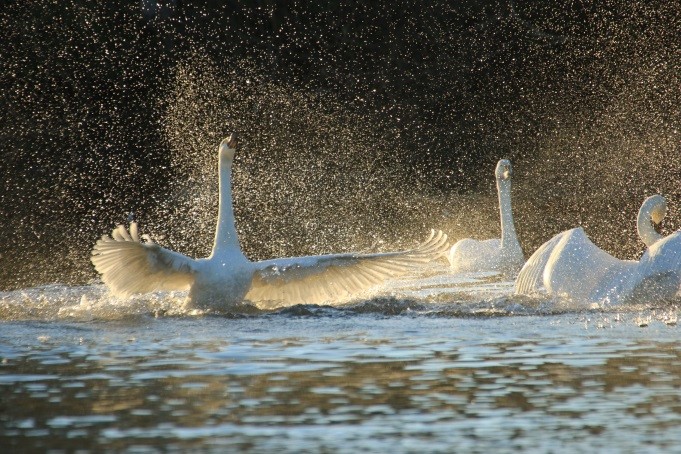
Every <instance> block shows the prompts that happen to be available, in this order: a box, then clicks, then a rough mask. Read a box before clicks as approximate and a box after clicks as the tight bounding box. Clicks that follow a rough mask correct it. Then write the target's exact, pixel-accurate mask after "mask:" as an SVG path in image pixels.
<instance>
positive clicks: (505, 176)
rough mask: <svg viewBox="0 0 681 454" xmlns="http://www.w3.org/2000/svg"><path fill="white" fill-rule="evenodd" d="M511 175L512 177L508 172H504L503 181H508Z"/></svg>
mask: <svg viewBox="0 0 681 454" xmlns="http://www.w3.org/2000/svg"><path fill="white" fill-rule="evenodd" d="M511 175H513V173H512V172H511V171H510V170H507V171H505V172H504V180H509V179H510V178H511Z"/></svg>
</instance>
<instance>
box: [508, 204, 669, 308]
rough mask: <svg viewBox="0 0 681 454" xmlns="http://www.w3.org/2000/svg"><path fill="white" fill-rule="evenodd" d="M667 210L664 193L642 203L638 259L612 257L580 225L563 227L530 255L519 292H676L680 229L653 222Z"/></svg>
mask: <svg viewBox="0 0 681 454" xmlns="http://www.w3.org/2000/svg"><path fill="white" fill-rule="evenodd" d="M665 213H666V201H665V199H664V197H662V196H659V195H655V196H652V197H648V198H647V199H646V200H645V201H644V202H643V204H642V205H641V208H640V209H639V212H638V217H637V230H638V234H639V236H640V237H641V239H642V240H643V242H644V243H645V244H646V246H648V250H647V251H646V253H645V254H644V255H643V257H641V260H640V261H634V260H619V259H617V258H615V257H613V256H612V255H610V254H608V253H607V252H605V251H603V250H602V249H600V248H598V247H597V246H596V245H595V244H593V243H592V242H591V240H589V238H588V237H587V236H586V234H585V233H584V230H583V229H582V228H581V227H577V228H574V229H571V230H567V231H565V232H561V233H559V234H558V235H556V236H554V237H553V238H551V239H550V240H549V241H547V242H546V243H544V244H543V245H542V246H541V247H540V248H539V249H537V250H536V251H535V253H534V254H532V256H531V257H530V258H529V259H528V260H527V263H525V265H524V266H523V268H522V270H521V271H520V273H519V274H518V277H517V279H516V282H515V292H516V294H522V295H533V294H542V293H545V294H549V295H554V296H562V297H567V298H570V299H573V300H576V301H581V302H587V303H597V302H601V301H610V302H613V303H618V302H624V301H627V300H630V299H632V298H662V299H664V298H670V297H673V296H674V295H675V294H676V292H677V291H678V289H679V281H680V280H681V279H680V277H679V276H680V274H681V232H677V233H675V234H672V235H670V236H668V237H666V238H664V237H662V236H661V235H660V234H659V233H657V232H656V231H655V229H654V228H653V226H652V225H651V221H652V222H654V223H656V224H659V223H660V222H661V221H662V219H663V218H664V216H665Z"/></svg>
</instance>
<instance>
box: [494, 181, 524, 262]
mask: <svg viewBox="0 0 681 454" xmlns="http://www.w3.org/2000/svg"><path fill="white" fill-rule="evenodd" d="M497 193H498V194H499V214H500V216H501V248H502V249H506V248H510V247H517V248H520V243H518V236H517V235H516V233H515V225H514V224H513V211H512V210H511V180H510V179H507V180H504V179H501V178H497Z"/></svg>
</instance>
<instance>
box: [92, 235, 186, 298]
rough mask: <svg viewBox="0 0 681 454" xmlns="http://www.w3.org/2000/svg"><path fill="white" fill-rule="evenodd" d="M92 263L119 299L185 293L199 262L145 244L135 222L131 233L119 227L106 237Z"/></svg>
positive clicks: (94, 250) (151, 243)
mask: <svg viewBox="0 0 681 454" xmlns="http://www.w3.org/2000/svg"><path fill="white" fill-rule="evenodd" d="M145 238H147V237H146V236H145ZM91 260H92V264H93V265H94V266H95V269H96V270H97V272H99V273H100V274H101V275H102V281H103V282H104V283H105V284H106V285H107V286H108V287H109V288H110V289H111V290H112V291H113V293H114V294H116V295H118V296H124V297H125V296H130V295H132V294H134V293H147V292H152V291H155V290H186V289H188V288H189V287H190V286H191V284H192V283H193V281H194V272H195V264H196V262H195V261H194V260H192V259H190V258H189V257H187V256H185V255H182V254H180V253H178V252H173V251H170V250H168V249H165V248H162V247H161V246H159V245H158V244H156V243H154V242H153V241H151V240H149V239H147V241H146V242H144V243H143V242H142V241H140V236H139V230H138V227H137V223H136V222H132V223H131V224H130V231H128V230H127V229H126V228H125V227H124V226H122V225H118V226H116V228H115V229H113V231H112V232H111V236H108V235H103V236H102V238H101V239H100V240H98V241H97V243H96V244H95V246H94V248H93V249H92V256H91Z"/></svg>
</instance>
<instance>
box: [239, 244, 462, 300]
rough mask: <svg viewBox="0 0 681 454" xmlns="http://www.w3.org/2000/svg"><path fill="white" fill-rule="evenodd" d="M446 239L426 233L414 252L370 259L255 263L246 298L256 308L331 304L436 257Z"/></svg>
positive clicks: (339, 256)
mask: <svg viewBox="0 0 681 454" xmlns="http://www.w3.org/2000/svg"><path fill="white" fill-rule="evenodd" d="M448 250H449V245H448V244H447V235H445V234H444V233H443V232H441V231H437V232H436V231H432V232H431V235H430V237H429V238H428V239H427V240H426V241H424V242H423V243H421V244H419V245H418V246H417V247H415V248H414V249H410V250H406V251H398V252H384V253H375V254H354V253H350V254H330V255H320V256H309V257H293V258H284V259H274V260H265V261H262V262H258V263H256V264H255V265H256V267H257V270H256V272H255V274H254V276H253V283H252V284H251V289H250V290H249V292H248V294H247V295H246V299H247V300H249V301H251V302H253V303H255V304H257V305H259V306H261V307H264V308H266V307H276V306H280V305H291V304H321V303H329V302H337V301H340V300H344V299H347V298H349V297H352V296H353V295H355V294H357V293H359V292H361V291H363V290H366V289H368V288H370V287H372V286H375V285H377V284H380V283H382V282H384V281H385V280H387V279H389V278H391V277H396V276H399V275H401V274H404V273H405V272H407V271H409V270H411V269H413V268H415V267H417V266H419V265H421V264H424V263H427V262H430V261H432V260H434V259H436V258H438V257H441V256H444V255H445V254H446V253H447V251H448Z"/></svg>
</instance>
